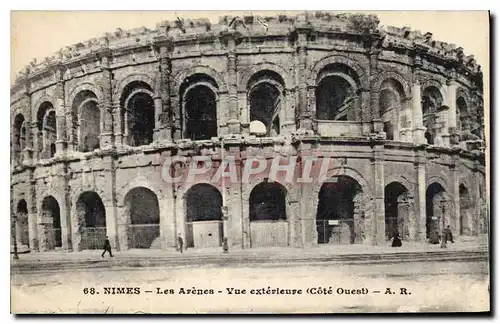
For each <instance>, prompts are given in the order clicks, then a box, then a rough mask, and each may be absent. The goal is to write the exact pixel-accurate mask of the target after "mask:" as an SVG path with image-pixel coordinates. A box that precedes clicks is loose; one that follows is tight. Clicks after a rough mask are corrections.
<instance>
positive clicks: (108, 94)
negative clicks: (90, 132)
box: [98, 56, 113, 149]
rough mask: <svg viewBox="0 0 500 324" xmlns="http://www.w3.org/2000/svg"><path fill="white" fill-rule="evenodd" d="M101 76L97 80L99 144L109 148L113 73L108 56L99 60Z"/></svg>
mask: <svg viewBox="0 0 500 324" xmlns="http://www.w3.org/2000/svg"><path fill="white" fill-rule="evenodd" d="M101 70H102V72H101V78H100V79H99V81H98V84H99V86H100V87H101V89H102V101H101V102H100V103H99V108H100V110H101V125H100V126H101V135H100V141H99V146H100V148H101V149H106V148H111V147H112V146H113V145H112V141H113V101H112V100H113V99H112V96H113V95H112V92H113V86H112V81H113V80H112V79H113V73H112V72H111V69H110V67H109V62H108V57H107V56H103V57H102V60H101Z"/></svg>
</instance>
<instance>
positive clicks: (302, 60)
mask: <svg viewBox="0 0 500 324" xmlns="http://www.w3.org/2000/svg"><path fill="white" fill-rule="evenodd" d="M307 32H308V31H307V30H299V31H298V35H297V41H296V42H297V43H296V46H297V53H298V62H297V64H298V65H297V68H296V71H297V85H298V102H297V108H298V111H299V114H298V115H299V128H300V129H306V130H311V129H312V118H313V116H312V114H311V111H310V109H309V107H308V105H307V75H306V73H307Z"/></svg>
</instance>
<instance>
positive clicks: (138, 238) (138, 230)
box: [125, 187, 161, 249]
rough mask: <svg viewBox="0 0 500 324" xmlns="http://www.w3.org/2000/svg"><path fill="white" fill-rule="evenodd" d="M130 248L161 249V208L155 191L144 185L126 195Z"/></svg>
mask: <svg viewBox="0 0 500 324" xmlns="http://www.w3.org/2000/svg"><path fill="white" fill-rule="evenodd" d="M125 210H126V213H127V216H128V219H129V220H130V224H129V226H128V231H127V237H128V248H129V249H149V248H154V249H160V248H161V241H160V208H159V205H158V198H157V196H156V194H155V193H154V192H152V191H151V190H149V189H147V188H144V187H137V188H134V189H132V190H130V191H129V192H128V193H127V195H126V196H125Z"/></svg>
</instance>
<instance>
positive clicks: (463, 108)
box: [456, 97, 468, 132]
mask: <svg viewBox="0 0 500 324" xmlns="http://www.w3.org/2000/svg"><path fill="white" fill-rule="evenodd" d="M456 105H457V131H459V132H461V131H463V130H465V127H464V126H465V119H466V118H467V117H468V112H467V102H466V101H465V99H464V98H463V97H458V98H457V102H456Z"/></svg>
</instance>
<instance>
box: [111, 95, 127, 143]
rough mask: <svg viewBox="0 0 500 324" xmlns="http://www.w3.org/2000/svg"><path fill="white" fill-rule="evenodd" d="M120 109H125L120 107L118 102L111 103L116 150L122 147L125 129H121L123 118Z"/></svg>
mask: <svg viewBox="0 0 500 324" xmlns="http://www.w3.org/2000/svg"><path fill="white" fill-rule="evenodd" d="M122 109H125V108H124V107H121V105H120V102H119V101H115V102H113V130H114V133H115V146H116V147H118V148H120V147H122V146H123V142H124V141H123V138H124V132H125V129H123V127H122V124H123V123H122V118H123V117H124V116H123V115H122V112H121V110H122Z"/></svg>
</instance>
